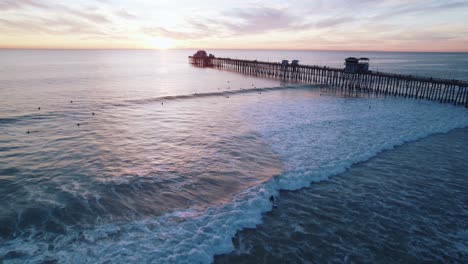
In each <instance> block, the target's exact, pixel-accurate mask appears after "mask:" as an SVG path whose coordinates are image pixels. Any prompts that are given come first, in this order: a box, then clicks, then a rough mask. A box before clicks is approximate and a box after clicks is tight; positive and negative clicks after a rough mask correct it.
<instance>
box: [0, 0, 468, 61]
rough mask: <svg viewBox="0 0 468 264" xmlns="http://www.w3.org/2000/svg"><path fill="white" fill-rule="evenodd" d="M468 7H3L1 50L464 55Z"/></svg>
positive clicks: (141, 1) (159, 1)
mask: <svg viewBox="0 0 468 264" xmlns="http://www.w3.org/2000/svg"><path fill="white" fill-rule="evenodd" d="M467 16H468V0H446V1H433V0H352V1H350V0H323V1H320V0H308V1H307V0H292V1H275V0H270V1H263V0H258V1H241V0H236V1H231V0H206V1H205V0H199V1H186V0H80V1H72V0H61V1H53V0H0V48H47V49H56V48H61V49H75V48H76V49H287V50H368V51H437V52H453V51H458V52H468V18H467Z"/></svg>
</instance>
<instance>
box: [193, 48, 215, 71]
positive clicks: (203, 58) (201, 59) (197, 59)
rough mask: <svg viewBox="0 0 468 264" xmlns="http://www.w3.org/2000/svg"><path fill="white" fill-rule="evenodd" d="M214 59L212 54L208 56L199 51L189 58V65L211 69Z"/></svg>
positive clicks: (204, 52)
mask: <svg viewBox="0 0 468 264" xmlns="http://www.w3.org/2000/svg"><path fill="white" fill-rule="evenodd" d="M214 58H215V56H214V55H213V54H210V55H208V54H207V53H206V51H204V50H199V51H197V52H196V53H195V54H193V56H189V63H190V64H193V65H195V66H199V67H211V66H213V63H212V59H214Z"/></svg>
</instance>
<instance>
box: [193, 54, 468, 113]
mask: <svg viewBox="0 0 468 264" xmlns="http://www.w3.org/2000/svg"><path fill="white" fill-rule="evenodd" d="M189 59H190V63H192V64H193V65H196V66H201V67H213V68H217V69H222V70H228V71H234V72H239V73H242V74H248V75H254V76H259V77H264V78H275V79H281V80H284V81H295V82H303V83H310V84H323V85H327V86H328V87H329V88H333V89H340V90H345V91H356V92H372V93H376V94H383V95H394V96H403V97H410V98H416V99H427V100H434V101H440V102H441V103H451V104H454V105H463V106H465V107H468V82H466V81H459V80H447V79H439V78H429V77H418V76H412V75H401V74H392V73H383V72H374V71H368V72H363V73H347V72H345V71H344V69H339V68H331V67H323V66H312V65H291V64H288V65H283V64H281V63H274V62H262V61H256V60H239V59H230V58H209V59H207V58H203V59H197V58H193V57H189Z"/></svg>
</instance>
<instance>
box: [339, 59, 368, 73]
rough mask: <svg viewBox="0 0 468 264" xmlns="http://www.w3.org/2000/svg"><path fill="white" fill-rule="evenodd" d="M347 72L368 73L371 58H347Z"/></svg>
mask: <svg viewBox="0 0 468 264" xmlns="http://www.w3.org/2000/svg"><path fill="white" fill-rule="evenodd" d="M344 71H345V72H346V73H366V72H369V59H368V58H359V59H358V58H355V57H349V58H346V59H345V69H344Z"/></svg>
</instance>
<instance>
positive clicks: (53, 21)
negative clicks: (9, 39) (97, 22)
mask: <svg viewBox="0 0 468 264" xmlns="http://www.w3.org/2000/svg"><path fill="white" fill-rule="evenodd" d="M0 27H4V28H5V30H2V32H7V33H11V32H18V31H19V32H25V33H28V32H34V33H35V34H37V33H42V34H44V33H45V34H49V35H67V34H87V35H103V34H105V33H104V32H102V31H100V30H98V29H96V28H95V27H93V26H92V25H90V24H88V23H82V22H79V21H76V20H72V19H68V18H27V19H22V20H8V19H0Z"/></svg>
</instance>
